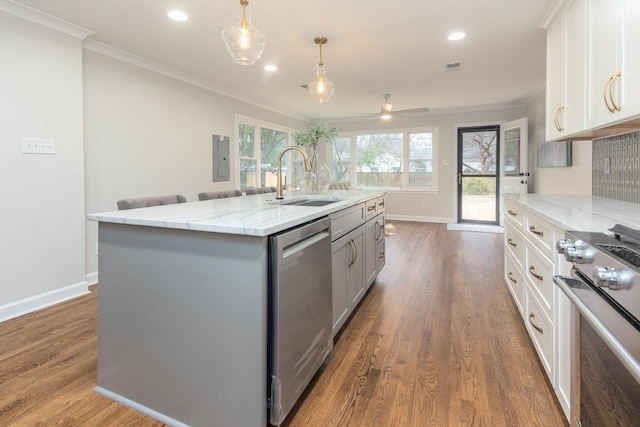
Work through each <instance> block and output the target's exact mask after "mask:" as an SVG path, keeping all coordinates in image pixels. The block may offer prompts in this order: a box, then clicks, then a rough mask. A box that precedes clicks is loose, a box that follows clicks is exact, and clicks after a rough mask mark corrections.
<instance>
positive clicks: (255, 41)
mask: <svg viewBox="0 0 640 427" xmlns="http://www.w3.org/2000/svg"><path fill="white" fill-rule="evenodd" d="M240 5H241V6H242V19H241V20H240V21H239V22H238V23H236V25H234V26H233V27H229V28H227V29H226V30H224V31H223V32H222V40H224V45H225V47H226V48H227V52H229V55H231V57H232V58H233V60H234V61H235V62H236V64H240V65H251V64H253V63H254V62H256V61H257V60H258V59H260V56H261V55H262V51H263V50H264V45H265V41H266V40H265V37H264V34H262V32H261V31H260V30H258V29H257V28H256V27H253V26H250V25H249V20H247V6H248V5H249V1H248V0H240Z"/></svg>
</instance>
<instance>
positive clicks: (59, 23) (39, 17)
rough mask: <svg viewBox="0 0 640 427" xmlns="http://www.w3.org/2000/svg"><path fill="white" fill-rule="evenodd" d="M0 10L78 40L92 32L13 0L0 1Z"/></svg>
mask: <svg viewBox="0 0 640 427" xmlns="http://www.w3.org/2000/svg"><path fill="white" fill-rule="evenodd" d="M0 10H2V11H5V12H7V13H10V14H12V15H15V16H19V17H20V18H23V19H26V20H27V21H31V22H35V23H36V24H40V25H43V26H45V27H49V28H51V29H54V30H57V31H60V32H62V33H65V34H68V35H70V36H73V37H76V38H78V39H80V40H84V39H85V38H86V37H89V36H91V35H93V34H94V32H93V31H91V30H87V29H86V28H82V27H80V26H78V25H75V24H72V23H70V22H67V21H65V20H62V19H60V18H56V17H55V16H51V15H47V14H46V13H44V12H40V11H39V10H37V9H34V8H32V7H29V6H26V5H24V4H22V3H18V2H17V1H14V0H8V1H0Z"/></svg>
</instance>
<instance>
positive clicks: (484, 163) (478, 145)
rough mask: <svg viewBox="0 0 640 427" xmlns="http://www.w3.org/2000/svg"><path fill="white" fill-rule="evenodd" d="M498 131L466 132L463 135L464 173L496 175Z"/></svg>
mask: <svg viewBox="0 0 640 427" xmlns="http://www.w3.org/2000/svg"><path fill="white" fill-rule="evenodd" d="M497 140H498V132H497V131H493V130H492V131H479V132H465V133H464V134H463V135H462V173H463V174H464V175H495V174H496V160H497V156H496V152H497V151H496V149H497Z"/></svg>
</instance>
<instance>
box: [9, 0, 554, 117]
mask: <svg viewBox="0 0 640 427" xmlns="http://www.w3.org/2000/svg"><path fill="white" fill-rule="evenodd" d="M16 2H17V3H22V4H24V5H27V6H29V7H31V8H34V9H36V10H39V11H42V12H45V13H47V14H49V15H52V16H55V17H58V18H60V19H63V20H65V21H68V22H70V23H72V24H76V25H78V26H81V27H84V28H86V29H88V30H91V31H92V32H94V34H93V35H91V36H89V37H88V38H87V40H93V41H97V42H100V43H104V44H106V45H109V46H112V47H115V48H117V49H120V50H123V51H125V52H128V53H131V54H134V55H137V56H139V57H142V58H146V59H148V60H150V61H153V62H156V63H159V64H161V65H164V66H167V67H170V68H172V69H175V70H178V71H181V72H183V73H186V74H188V75H191V76H193V77H196V78H198V79H202V80H205V81H206V82H207V83H208V84H209V85H210V86H211V87H213V88H216V90H217V91H219V92H221V93H224V94H226V95H230V96H233V97H236V98H239V99H242V100H245V101H249V102H252V103H254V104H257V105H260V106H263V107H266V108H269V109H271V110H275V111H279V112H282V113H285V114H288V115H291V116H294V117H297V118H300V119H304V120H308V121H323V120H340V119H345V118H347V119H352V118H360V117H361V116H353V115H351V116H350V115H348V114H347V113H349V112H372V113H374V112H377V111H378V110H379V108H380V106H381V104H382V102H383V99H382V96H381V94H382V93H391V95H392V96H391V98H390V100H389V102H390V103H391V104H393V106H394V109H395V110H401V109H413V108H421V107H430V108H431V110H432V112H437V111H455V110H466V109H480V108H485V107H488V106H496V107H502V106H522V105H524V104H525V103H526V102H527V101H528V100H529V99H530V98H531V96H532V95H534V94H535V93H536V92H537V91H538V90H539V89H540V88H541V87H542V85H543V84H544V78H545V71H544V70H545V32H544V30H542V29H539V28H538V24H539V22H540V21H541V19H542V18H543V16H544V15H545V12H546V11H547V9H548V8H549V7H550V6H551V4H552V3H553V0H393V1H391V0H324V1H323V2H318V1H314V2H312V1H308V0H307V1H304V0H301V1H291V0H250V1H249V6H248V10H249V12H250V13H251V15H252V24H253V25H255V26H256V27H257V28H259V29H260V30H261V31H262V32H263V33H265V35H266V37H267V46H266V48H265V51H264V53H263V55H262V58H260V60H259V61H258V62H257V63H256V64H254V65H252V66H241V65H236V64H235V63H234V62H233V61H232V60H231V58H230V57H229V56H228V54H227V52H226V50H225V48H224V45H223V42H222V39H221V36H220V32H221V31H222V30H223V29H225V28H226V27H229V26H231V25H233V24H234V23H235V21H237V20H238V18H239V16H240V5H239V0H208V1H205V0H134V1H132V0H18V1H16ZM171 9H179V10H182V11H184V12H186V13H187V14H188V15H189V20H188V21H186V22H175V21H171V20H170V19H168V18H167V16H166V13H167V11H168V10H171ZM452 31H464V32H466V33H467V37H466V38H465V39H463V40H461V41H458V42H450V41H448V40H447V35H448V34H449V33H450V32H452ZM318 35H323V36H326V37H327V38H328V39H329V42H328V43H327V44H326V45H325V46H324V51H323V56H324V63H325V66H326V69H327V78H329V80H331V81H332V82H333V83H334V84H335V86H336V92H335V94H334V96H333V98H332V99H331V100H330V101H329V102H328V103H326V104H316V103H314V102H313V100H312V99H311V97H310V96H309V95H308V94H307V93H306V92H305V91H304V90H303V89H302V88H300V85H301V84H306V83H309V82H311V81H312V80H313V79H314V78H315V71H316V63H317V62H318V56H319V50H318V47H317V45H315V44H314V42H313V39H314V37H315V36H318ZM454 61H460V62H462V69H461V70H459V71H453V72H451V71H445V64H446V63H449V62H454ZM267 63H273V64H275V65H277V66H278V71H276V72H275V73H268V72H266V71H264V70H263V66H264V65H266V64H267Z"/></svg>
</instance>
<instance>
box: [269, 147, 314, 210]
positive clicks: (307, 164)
mask: <svg viewBox="0 0 640 427" xmlns="http://www.w3.org/2000/svg"><path fill="white" fill-rule="evenodd" d="M289 150H296V151H299V152H300V153H301V154H302V157H304V168H305V170H307V171H310V170H311V162H310V161H309V156H307V153H306V151H304V150H303V149H302V148H300V147H299V146H297V145H288V146H286V147H284V149H283V150H282V151H281V152H280V155H279V156H278V171H277V175H278V179H277V181H276V184H277V187H276V199H283V198H284V195H283V194H282V156H283V155H284V153H286V152H287V151H289Z"/></svg>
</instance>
